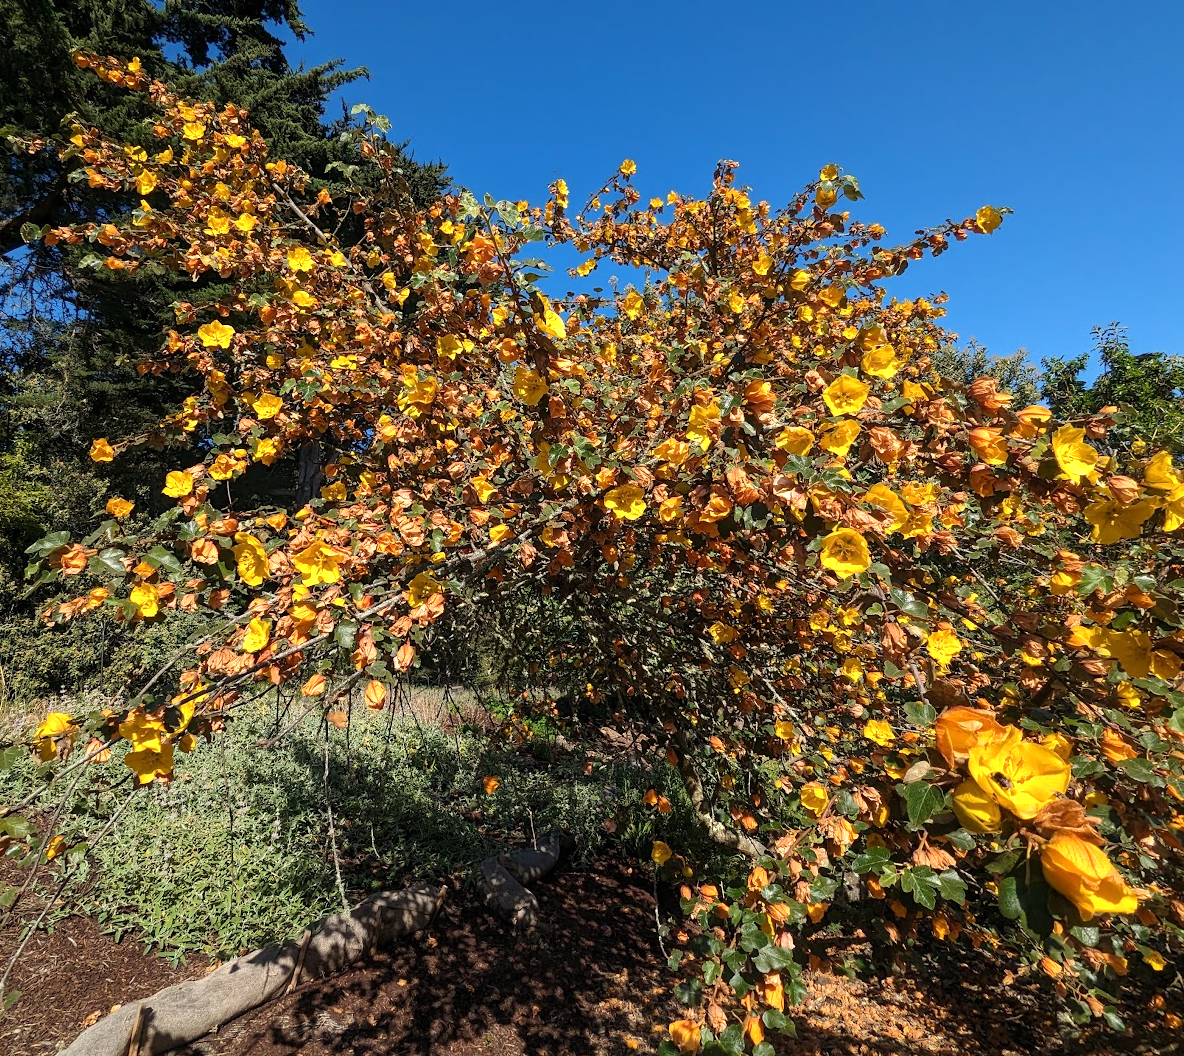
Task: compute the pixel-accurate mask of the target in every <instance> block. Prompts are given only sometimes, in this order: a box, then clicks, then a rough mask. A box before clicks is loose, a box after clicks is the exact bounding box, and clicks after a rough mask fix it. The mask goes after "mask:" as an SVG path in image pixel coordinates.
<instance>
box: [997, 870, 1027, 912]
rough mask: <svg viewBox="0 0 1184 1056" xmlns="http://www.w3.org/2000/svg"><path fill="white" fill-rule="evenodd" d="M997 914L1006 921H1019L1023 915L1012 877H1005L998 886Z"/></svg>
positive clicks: (1022, 908)
mask: <svg viewBox="0 0 1184 1056" xmlns="http://www.w3.org/2000/svg"><path fill="white" fill-rule="evenodd" d="M999 912H1000V913H1002V914H1003V915H1004V916H1005V917H1006V918H1007V919H1008V920H1020V919H1021V918H1022V917H1023V915H1024V907H1023V906H1022V905H1021V904H1020V896H1019V892H1018V891H1017V889H1016V880H1015V877H1014V876H1009V877H1007V878H1006V879H1004V880H1002V881H1001V882H1000V884H999Z"/></svg>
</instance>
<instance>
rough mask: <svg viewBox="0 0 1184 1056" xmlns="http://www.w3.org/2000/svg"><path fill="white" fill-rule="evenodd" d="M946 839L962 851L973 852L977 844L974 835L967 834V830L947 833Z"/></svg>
mask: <svg viewBox="0 0 1184 1056" xmlns="http://www.w3.org/2000/svg"><path fill="white" fill-rule="evenodd" d="M946 839H947V840H949V841H950V843H952V844H953V845H954V846H955V847H957V848H958V850H960V851H969V850H972V849H973V848H974V845H975V843H976V842H977V841H976V840H975V838H974V833H973V832H967V831H966V830H965V829H955V830H954V831H953V832H948V833H946Z"/></svg>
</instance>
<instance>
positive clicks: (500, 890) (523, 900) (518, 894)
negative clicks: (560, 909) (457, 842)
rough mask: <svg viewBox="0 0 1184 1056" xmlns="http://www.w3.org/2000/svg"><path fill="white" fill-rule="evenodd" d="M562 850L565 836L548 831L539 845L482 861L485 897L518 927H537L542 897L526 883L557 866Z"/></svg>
mask: <svg viewBox="0 0 1184 1056" xmlns="http://www.w3.org/2000/svg"><path fill="white" fill-rule="evenodd" d="M561 850H562V837H561V835H560V834H559V833H557V832H549V833H547V834H546V835H545V836H543V838H542V839H541V840H540V841H539V842H538V846H537V847H528V848H526V849H524V850H520V851H512V852H511V853H509V854H502V855H499V856H498V857H496V858H486V859H485V861H484V862H482V863H481V870H480V873H479V875H478V880H477V882H478V885H479V886H480V888H481V890H482V891H483V892H484V894H485V901H486V903H487V904H488V905H489V906H490V908H491V909H493V911H494V912H495V913H497V914H498V916H500V917H501V918H502V919H503V920H505V921H507V922H508V923H509V924H510V925H511V926H512V927H514V928H515V930H519V931H527V932H531V931H534V930H535V929H536V928H537V927H538V925H539V900H538V899H537V898H535V896H534V894H533V893H532V892H531V891H528V890H527V888H526V887H525V885H526V884H532V883H534V882H535V881H536V880H538V879H539V878H540V877H543V876H545V875H546V874H547V873H549V872H550V871H551V870H552V869H554V868H555V863H556V862H558V861H559V855H560V853H561Z"/></svg>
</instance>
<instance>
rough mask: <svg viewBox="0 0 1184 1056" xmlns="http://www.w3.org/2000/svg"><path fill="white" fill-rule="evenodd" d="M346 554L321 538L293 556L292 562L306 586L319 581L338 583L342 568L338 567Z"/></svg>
mask: <svg viewBox="0 0 1184 1056" xmlns="http://www.w3.org/2000/svg"><path fill="white" fill-rule="evenodd" d="M343 556H344V555H343V554H342V553H341V551H339V550H337V549H335V548H334V547H331V546H329V545H328V544H327V543H325V542H323V541H322V540H320V539H317V540H315V541H314V542H313V543H311V544H309V546H307V547H306V548H305V549H304V550H301V551H300V553H298V554H296V555H295V556H294V557H293V558H292V564H293V566H294V567H295V569H296V571H297V572H299V573H300V581H301V582H302V583H303V584H304V585H305V586H306V587H312V586H316V584H318V583H337V582H338V581H339V580H340V579H341V570H340V569H339V568H338V567H337V566H338V565H339V564H340V563H341V559H342V557H343Z"/></svg>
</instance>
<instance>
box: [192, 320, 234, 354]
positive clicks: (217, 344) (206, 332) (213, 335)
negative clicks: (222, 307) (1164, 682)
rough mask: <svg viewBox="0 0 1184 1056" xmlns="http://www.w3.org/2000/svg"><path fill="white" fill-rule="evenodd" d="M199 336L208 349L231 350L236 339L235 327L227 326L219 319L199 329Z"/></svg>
mask: <svg viewBox="0 0 1184 1056" xmlns="http://www.w3.org/2000/svg"><path fill="white" fill-rule="evenodd" d="M197 336H198V337H199V338H201V343H202V344H203V345H204V346H205V347H206V348H229V347H230V339H231V338H232V337H234V327H233V326H226V325H225V324H223V323H220V322H218V320H217V319H215V320H213V321H212V322H209V323H206V325H205V326H199V327H198V328H197Z"/></svg>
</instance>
